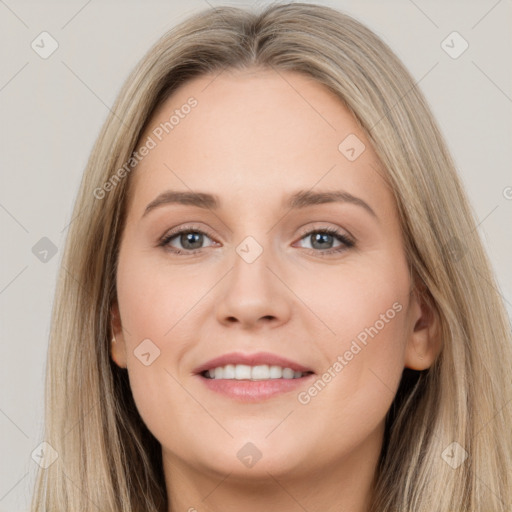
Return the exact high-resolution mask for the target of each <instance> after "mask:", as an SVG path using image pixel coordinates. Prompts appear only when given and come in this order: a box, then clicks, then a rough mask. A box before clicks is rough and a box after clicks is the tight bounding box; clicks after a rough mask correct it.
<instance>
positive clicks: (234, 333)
mask: <svg viewBox="0 0 512 512" xmlns="http://www.w3.org/2000/svg"><path fill="white" fill-rule="evenodd" d="M290 85H292V86H293V87H291V86H290ZM298 93H299V94H298ZM191 96H193V97H194V98H196V99H197V101H198V104H197V106H196V107H195V108H193V109H192V110H191V112H190V114H188V115H187V116H185V117H184V118H183V119H180V122H179V124H178V125H177V126H175V127H174V129H173V131H172V132H171V133H169V134H168V135H166V136H165V137H163V138H162V141H160V142H158V144H157V146H156V147H155V148H154V149H152V150H151V151H150V152H149V154H148V155H147V156H145V157H144V159H143V160H142V161H141V162H140V164H139V165H138V167H137V169H136V170H135V171H134V172H133V175H132V176H130V179H132V180H133V181H132V182H131V184H130V185H131V189H130V198H129V204H128V213H127V222H126V226H125V229H124V232H123V236H122V241H121V249H120V255H119V266H118V273H117V290H118V296H117V297H118V301H117V303H116V304H115V306H114V308H113V325H114V332H115V336H116V340H117V341H116V342H115V343H113V345H112V358H113V359H114V361H115V362H116V363H117V364H118V365H119V366H121V367H123V368H127V369H128V372H129V376H130V383H131V388H132V392H133V395H134V398H135V401H136V404H137V407H138V410H139V412H140V414H141V416H142V418H143V420H144V421H145V423H146V424H147V426H148V428H149V429H150V430H151V431H152V433H153V434H154V435H155V437H156V438H157V439H158V440H159V441H160V443H161V445H162V450H163V458H164V472H165V478H166V484H167V490H168V493H169V495H170V496H171V500H170V508H169V510H172V511H182V510H183V511H187V510H190V509H192V510H193V509H194V508H195V509H196V510H198V511H216V512H220V511H223V512H231V511H233V512H234V511H239V510H244V511H245V512H256V511H257V512H260V511H261V510H265V509H268V510H282V511H285V512H286V511H290V512H291V511H293V512H295V511H302V510H304V509H307V510H310V511H320V510H322V511H324V512H325V511H338V512H339V511H350V512H363V511H365V510H367V507H368V503H369V496H370V492H371V489H372V484H373V478H374V474H375V468H376V464H377V461H378V457H379V453H380V450H381V447H382V439H383V432H384V420H385V416H386V413H387V411H388V409H389V407H390V405H391V403H392V400H393V398H394V396H395V393H396V390H397V388H398V385H399V382H400V377H401V374H402V371H403V369H404V367H409V368H413V369H425V368H428V367H429V366H430V365H431V364H432V362H433V360H434V358H435V356H436V355H437V353H438V352H439V347H440V341H439V322H438V317H437V315H436V314H435V312H433V311H430V310H428V308H427V306H426V305H425V304H424V303H423V302H422V301H421V299H420V298H419V297H418V296H417V294H415V293H412V292H411V290H412V282H411V278H410V275H409V270H408V264H407V261H406V258H405V254H404V248H403V240H402V238H401V230H400V224H399V219H398V213H397V209H396V204H395V202H394V199H393V196H392V193H391V190H390V188H389V186H388V184H387V182H386V179H385V173H384V171H383V170H382V169H381V168H380V166H379V161H378V158H377V156H376V154H375V153H374V152H373V150H372V148H371V146H370V143H369V141H368V139H367V138H366V136H365V134H364V132H363V131H362V130H361V129H360V128H359V126H358V125H357V123H356V121H355V119H354V117H353V116H352V115H351V114H350V113H349V111H348V110H347V109H346V108H345V107H344V105H343V104H342V103H341V102H340V101H339V99H338V98H337V97H336V96H335V95H334V94H332V93H331V92H330V91H328V90H327V89H326V88H324V87H323V86H322V85H320V84H318V83H317V82H315V81H313V80H312V79H310V78H308V77H305V76H303V75H301V74H298V73H295V72H280V74H277V73H276V72H274V71H272V70H261V69H249V70H244V71H236V72H235V71H229V72H228V71H224V72H223V73H222V74H220V75H219V76H217V77H216V78H215V75H211V76H208V75H206V76H201V77H199V78H196V79H194V80H192V81H189V82H187V83H186V84H184V85H182V86H181V88H180V89H178V90H177V91H176V92H175V93H174V94H173V95H172V96H171V97H170V98H168V99H167V101H166V102H165V103H163V104H162V105H161V107H160V108H159V109H158V110H157V111H156V112H155V114H154V116H153V118H152V119H151V122H150V123H149V125H148V129H147V130H146V133H145V134H144V135H143V137H142V138H141V141H145V140H146V137H147V136H149V135H151V133H152V130H153V129H154V128H155V127H156V126H158V125H159V124H160V123H161V122H164V121H166V120H168V119H169V117H170V116H171V115H172V113H173V111H174V110H175V109H179V108H180V107H181V106H182V105H183V104H185V103H186V102H187V99H188V98H189V97H191ZM349 134H355V135H356V136H357V137H358V138H359V139H360V140H361V141H362V142H363V143H364V144H365V146H366V149H365V151H364V152H363V153H362V154H361V155H360V156H359V157H358V158H357V159H356V160H355V161H353V162H351V161H349V160H348V159H347V158H346V157H345V156H344V155H343V154H342V153H341V152H340V151H339V150H338V145H339V144H340V142H341V141H342V140H344V139H345V137H346V136H347V135H349ZM168 189H173V190H180V191H191V190H193V191H202V192H209V193H213V194H217V195H218V196H219V198H220V200H221V203H222V205H221V208H220V209H219V210H218V211H212V210H209V209H201V208H198V207H196V206H191V205H177V204H167V205H164V206H160V207H158V208H155V209H153V210H152V211H150V212H149V213H148V214H147V215H145V216H144V217H143V213H144V211H145V208H146V206H147V205H148V204H149V203H150V202H151V201H153V200H154V199H155V198H156V197H157V196H158V195H159V194H160V193H162V192H164V191H166V190H168ZM299 189H306V190H310V189H311V190H314V191H319V190H322V191H329V190H340V189H342V190H345V191H348V192H350V193H351V194H353V195H355V196H357V197H359V198H361V199H363V200H364V201H365V202H367V203H368V204H369V205H370V206H371V208H372V209H373V210H374V211H375V213H376V215H377V217H378V219H376V218H375V217H373V216H372V215H371V214H369V213H368V212H367V211H366V210H365V209H364V208H362V207H360V206H357V205H354V204H350V203H327V204H320V205H314V206H308V207H306V208H304V209H297V210H290V209H289V208H284V207H283V205H282V203H283V200H284V198H286V197H287V196H288V195H289V194H291V193H292V192H295V191H297V190H299ZM190 223H193V225H194V228H198V229H200V230H202V231H204V230H207V232H208V233H209V234H208V235H207V236H205V237H204V238H203V244H202V248H201V249H200V250H199V252H198V253H196V254H193V255H190V254H184V255H178V254H173V253H172V252H171V250H172V248H175V249H176V248H177V249H181V250H183V251H186V250H187V248H188V247H190V245H188V246H187V245H186V243H187V240H186V239H184V238H183V237H182V238H181V240H180V237H179V236H176V237H175V238H174V239H173V240H172V242H169V244H168V245H170V246H171V247H167V248H164V247H159V246H158V241H159V239H160V238H161V237H163V236H164V235H165V234H166V233H168V232H169V231H170V230H171V229H172V228H174V227H180V226H183V227H189V226H190ZM326 227H329V228H337V229H338V230H339V231H340V232H341V233H342V234H344V235H347V236H349V237H351V238H352V239H353V240H355V246H354V247H350V248H345V249H344V250H343V251H341V252H338V253H332V254H327V255H323V256H322V254H321V253H322V252H325V251H326V250H329V249H332V248H339V247H340V246H341V247H343V243H342V242H340V241H338V240H337V239H336V238H333V239H328V240H327V242H326V243H325V242H324V245H321V246H320V248H319V246H318V245H315V240H314V236H312V235H304V234H303V233H306V232H307V231H313V230H314V229H317V230H318V229H321V228H326ZM247 236H252V237H253V238H254V239H255V240H256V241H257V242H258V243H259V245H260V246H261V247H262V249H263V252H262V254H261V255H260V256H259V258H257V259H256V260H255V261H254V262H252V263H247V262H246V261H245V260H244V259H243V258H242V257H240V256H239V254H238V253H237V252H236V248H237V246H238V245H239V244H240V243H241V242H242V240H244V239H245V238H246V237H247ZM184 244H185V245H184ZM198 245H199V246H201V242H199V243H198ZM196 247H197V245H196ZM322 248H325V249H322ZM188 250H189V251H190V249H188ZM394 303H398V304H399V305H400V306H401V311H400V312H398V313H397V314H396V315H395V316H394V318H393V319H392V320H389V321H388V322H387V323H385V326H384V327H383V328H382V329H380V330H379V332H378V334H377V335H375V336H374V337H373V338H369V341H368V343H367V345H366V346H364V348H363V349H362V350H361V351H360V352H359V353H358V354H357V355H355V356H354V357H353V358H352V359H351V360H350V361H348V363H347V364H346V366H344V368H343V370H342V371H341V372H339V373H337V375H336V376H335V377H334V378H332V380H331V382H329V383H328V384H327V385H326V386H325V388H324V389H323V390H322V391H321V392H320V393H318V394H317V396H315V397H313V398H312V399H311V400H310V402H309V403H307V404H306V405H303V404H301V403H299V401H298V399H297V394H298V392H296V391H293V392H290V393H284V394H281V395H278V396H276V397H273V398H271V399H268V400H265V401H261V402H258V403H240V402H237V401H235V400H232V399H230V398H227V397H224V396H223V395H219V394H217V393H214V392H213V391H211V390H209V389H207V388H206V387H205V385H204V383H203V382H201V381H200V380H199V379H198V377H197V376H194V375H193V370H194V368H196V367H197V366H199V365H200V364H202V363H204V362H206V361H207V360H209V359H211V358H213V357H216V356H219V355H222V354H225V353H228V352H232V351H235V350H236V351H242V352H247V353H254V352H259V351H268V352H273V353H276V354H279V355H283V356H285V357H288V358H290V359H292V360H294V361H297V362H299V363H302V364H303V365H305V366H307V367H309V368H311V369H313V370H314V371H315V373H316V374H317V376H321V375H322V374H323V373H324V372H325V371H326V370H327V368H329V367H332V365H333V363H334V362H335V361H336V360H337V358H338V356H339V355H341V356H343V354H344V353H345V352H346V351H347V350H348V349H350V346H351V343H352V341H353V340H354V339H355V338H356V337H357V335H358V334H359V333H361V332H362V331H364V329H365V328H368V327H370V326H374V325H375V323H376V321H377V320H379V318H381V317H380V315H382V314H385V313H386V311H388V310H389V309H390V308H392V305H393V304H394ZM147 338H149V339H150V340H151V341H152V342H153V343H154V344H155V345H156V346H157V347H158V349H159V350H160V356H159V357H158V358H157V359H155V360H154V362H153V363H152V364H150V365H149V366H145V365H144V364H142V363H141V361H140V360H139V359H138V358H137V357H135V355H134V350H136V348H137V346H138V345H139V344H140V343H141V341H142V340H144V339H147ZM306 390H307V387H306ZM299 391H300V389H299ZM248 442H250V443H253V444H254V445H255V446H256V447H257V448H258V450H259V451H260V452H261V454H262V456H261V459H260V460H259V461H258V462H257V463H256V464H255V465H254V466H253V467H251V468H249V467H247V466H246V465H244V464H243V463H242V462H241V461H240V460H239V458H238V457H237V452H238V451H239V450H240V449H241V448H242V447H243V446H244V445H246V443H248Z"/></svg>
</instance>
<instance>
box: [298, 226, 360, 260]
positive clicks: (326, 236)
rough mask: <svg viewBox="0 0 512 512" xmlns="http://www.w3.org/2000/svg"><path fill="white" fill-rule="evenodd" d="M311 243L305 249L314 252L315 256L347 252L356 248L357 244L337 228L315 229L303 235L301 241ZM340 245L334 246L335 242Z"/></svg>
mask: <svg viewBox="0 0 512 512" xmlns="http://www.w3.org/2000/svg"><path fill="white" fill-rule="evenodd" d="M302 240H306V241H309V242H310V246H309V247H304V248H305V249H310V250H313V252H314V253H315V254H318V255H322V256H323V255H326V254H332V253H339V252H342V251H346V250H347V249H349V248H350V247H354V246H355V242H354V241H353V240H351V239H350V238H349V237H348V236H346V235H345V234H344V233H342V232H341V231H339V230H338V229H336V228H322V229H315V230H311V231H308V232H306V233H305V234H303V236H302V238H301V241H302ZM336 241H337V242H338V243H339V244H338V245H337V246H334V244H335V242H336Z"/></svg>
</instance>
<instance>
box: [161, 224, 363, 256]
mask: <svg viewBox="0 0 512 512" xmlns="http://www.w3.org/2000/svg"><path fill="white" fill-rule="evenodd" d="M206 239H209V240H212V237H210V236H209V234H208V233H206V232H204V231H203V230H201V229H198V228H195V227H185V228H181V229H177V230H175V231H173V232H171V233H168V234H166V235H165V236H164V237H163V238H162V239H161V240H160V242H159V244H158V245H159V246H161V247H164V248H166V249H169V250H170V251H171V252H173V253H175V254H187V255H191V254H196V253H197V252H199V251H200V250H201V249H203V248H204V246H203V244H204V242H205V240H206ZM307 239H309V240H310V247H303V248H305V249H308V250H309V251H312V252H313V253H314V254H315V255H321V256H323V255H328V254H332V253H340V252H342V251H345V250H347V249H349V248H351V247H354V246H355V242H354V241H352V240H351V239H350V238H348V237H347V236H346V235H345V234H343V233H342V232H340V231H338V230H337V229H335V228H322V229H315V230H311V231H308V232H306V233H304V234H303V235H302V237H301V239H300V240H307ZM212 241H213V240H212ZM336 241H338V242H339V244H338V245H337V246H334V247H333V244H334V243H335V242H336ZM176 243H178V244H179V245H180V247H176V246H175V245H174V244H176ZM214 243H216V242H214ZM210 245H213V244H210Z"/></svg>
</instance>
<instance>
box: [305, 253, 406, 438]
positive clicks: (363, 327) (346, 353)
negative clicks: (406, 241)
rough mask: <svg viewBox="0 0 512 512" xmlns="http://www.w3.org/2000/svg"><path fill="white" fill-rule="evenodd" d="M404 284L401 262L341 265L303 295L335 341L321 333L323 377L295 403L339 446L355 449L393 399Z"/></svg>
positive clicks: (401, 348) (401, 354)
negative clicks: (326, 425) (329, 427)
mask: <svg viewBox="0 0 512 512" xmlns="http://www.w3.org/2000/svg"><path fill="white" fill-rule="evenodd" d="M359 263H362V260H361V261H360V262H359ZM408 282H409V281H408V274H407V266H406V265H405V263H404V264H403V265H400V262H398V263H397V262H396V261H395V264H391V263H390V264H389V265H384V264H380V265H376V264H373V265H370V264H367V265H365V264H361V265H359V264H358V266H357V268H356V267H355V266H350V268H349V265H347V266H346V267H343V268H342V267H340V272H339V273H338V274H336V275H333V273H332V272H331V273H330V278H329V279H323V280H317V286H316V288H315V289H313V287H311V289H309V290H306V292H305V293H306V294H309V302H307V303H308V305H310V306H311V309H313V310H314V311H315V312H318V316H319V317H320V318H321V319H322V321H323V322H324V323H325V324H326V325H328V326H329V329H330V331H333V332H334V334H333V332H330V331H328V330H327V329H326V328H325V329H324V331H323V332H324V333H325V334H324V336H323V339H322V340H321V341H320V342H319V348H320V349H321V350H322V352H323V355H324V359H325V360H326V361H327V363H326V366H325V369H324V372H323V373H322V374H321V375H320V376H319V379H318V380H317V381H316V382H315V383H314V384H313V386H311V387H310V388H308V389H306V390H305V392H304V393H303V394H302V395H301V396H300V397H299V402H300V403H302V404H303V405H304V406H305V407H306V409H309V414H311V415H312V416H313V417H314V416H316V415H317V414H318V415H322V416H324V417H325V418H326V422H331V423H332V424H333V425H336V426H337V428H336V430H335V431H334V432H332V435H333V436H334V437H335V438H336V437H337V436H342V438H340V439H339V442H340V443H343V442H345V443H350V444H356V443H357V440H358V439H359V438H360V437H361V436H364V435H365V434H368V433H369V432H371V431H373V430H374V429H375V428H377V426H378V425H379V424H380V423H381V422H382V421H383V419H384V417H385V415H386V413H387V411H388V409H389V407H390V405H391V403H392V401H393V398H394V396H395V394H396V390H397V388H398V384H399V382H400V378H401V375H402V371H403V368H404V360H405V344H406V338H407V332H408V331H407V329H408V319H407V312H406V311H407V305H408V300H409V292H408V290H409V288H408ZM326 416H327V417H326Z"/></svg>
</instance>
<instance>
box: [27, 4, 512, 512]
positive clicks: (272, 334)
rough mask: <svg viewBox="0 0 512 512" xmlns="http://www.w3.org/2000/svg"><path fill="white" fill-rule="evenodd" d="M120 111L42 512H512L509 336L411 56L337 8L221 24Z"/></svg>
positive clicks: (213, 23) (150, 62) (100, 164)
mask: <svg viewBox="0 0 512 512" xmlns="http://www.w3.org/2000/svg"><path fill="white" fill-rule="evenodd" d="M113 112H114V113H113V114H112V116H111V117H110V118H109V119H108V120H107V122H106V123H105V126H104V127H103V130H102V132H101V134H100V136H99V138H98V141H97V143H96V146H95V147H94V149H93V152H92V155H91V157H90V160H89V163H88V166H87V169H86V171H85V174H84V178H83V181H82V184H81V188H80V192H79V197H78V200H77V203H76V205H75V211H74V214H73V218H74V219H75V220H74V221H73V223H72V224H71V226H70V232H69V236H68V240H67V245H66V251H65V255H64V259H63V264H62V271H61V279H60V284H59V288H58V290H57V299H56V304H55V310H54V316H53V320H52V322H53V323H52V325H53V327H52V334H51V343H50V351H49V363H48V378H47V430H46V441H47V442H48V443H49V444H50V445H51V446H52V447H53V449H54V450H55V452H56V453H57V454H58V458H57V459H56V460H55V462H54V463H53V464H51V465H49V466H48V468H47V469H45V470H42V472H41V475H40V479H39V482H38V487H37V489H36V493H35V497H34V506H33V510H35V511H42V510H52V511H53V510H101V511H119V510H123V511H126V512H128V511H132V512H135V511H142V510H144V511H177V510H189V511H193V510H198V511H201V510H212V511H213V510H224V511H225V510H240V509H241V508H242V507H243V508H244V510H246V511H247V510H249V511H252V510H254V511H256V510H261V509H263V508H265V506H267V508H271V509H279V510H350V511H351V512H363V511H364V512H367V511H372V512H377V511H378V512H383V511H389V512H391V511H402V512H405V511H415V512H418V511H429V512H433V511H436V512H448V511H454V510H457V511H475V512H476V511H478V512H483V511H486V512H488V511H493V512H494V511H496V512H497V511H505V510H508V507H509V506H510V504H511V502H512V494H511V490H510V489H511V488H512V473H511V468H512V443H511V439H510V432H509V429H508V425H510V424H511V410H510V400H511V398H512V395H511V382H510V376H509V374H508V372H509V368H510V365H511V363H512V355H511V344H512V341H511V336H510V326H509V324H508V319H507V316H506V313H505V310H504V307H503V304H502V302H501V300H500V297H499V295H498V294H497V292H496V291H495V289H496V286H495V279H494V276H493V275H492V272H491V268H490V264H489V262H488V259H487V257H486V255H485V253H484V250H483V248H482V244H481V242H480V240H479V238H478V235H477V232H476V224H475V220H474V218H473V216H472V214H471V211H470V207H469V205H468V202H467V199H466V196H465V193H464V191H463V189H462V186H461V184H460V181H459V178H458V177H457V175H456V172H455V169H454V164H453V162H452V160H451V159H450V156H449V154H448V151H447V149H446V146H445V143H444V142H443V140H442V137H441V135H440V133H439V131H438V128H437V126H436V124H435V122H434V120H433V118H432V115H431V114H430V111H429V109H428V107H427V105H426V102H425V100H424V98H423V96H422V95H421V93H420V92H419V90H418V88H417V87H416V86H415V84H414V81H413V80H412V78H411V77H410V75H409V74H408V73H407V71H406V70H405V69H404V67H403V65H402V64H401V63H400V62H399V61H398V59H397V58H396V56H394V55H393V53H392V52H391V50H390V49H389V48H388V47H387V46H386V45H385V44H384V43H383V42H382V41H381V40H380V39H378V38H377V37H376V36H375V35H374V34H373V33H372V32H371V31H369V30H368V29H367V28H365V27H364V26H362V25H361V24H360V23H358V22H356V21H355V20H353V19H352V18H350V17H348V16H346V15H343V14H341V13H339V12H336V11H334V10H332V9H330V8H327V7H321V6H314V5H309V4H302V3H294V4H289V5H287V4H283V5H273V6H270V7H268V8H266V9H265V10H264V11H263V12H262V13H261V14H253V13H249V12H246V11H244V10H241V9H235V8H228V7H223V8H216V9H211V10H208V11H205V12H203V13H200V14H198V15H195V16H193V17H191V18H190V19H188V20H187V21H185V22H184V23H182V24H180V25H179V26H178V27H176V28H175V29H174V30H172V31H171V32H169V33H168V34H166V35H165V36H164V37H163V38H162V39H160V41H159V42H158V43H157V44H156V45H155V46H154V48H152V49H151V50H150V52H149V53H148V54H147V55H146V56H145V57H144V58H143V59H142V61H141V62H140V64H139V65H138V66H137V68H136V69H135V70H134V72H133V73H132V75H131V76H130V77H129V79H128V80H127V82H126V84H125V86H124V87H123V89H122V91H121V93H120V95H119V98H118V100H117V102H116V104H115V106H114V108H113ZM331 245H332V246H331Z"/></svg>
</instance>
